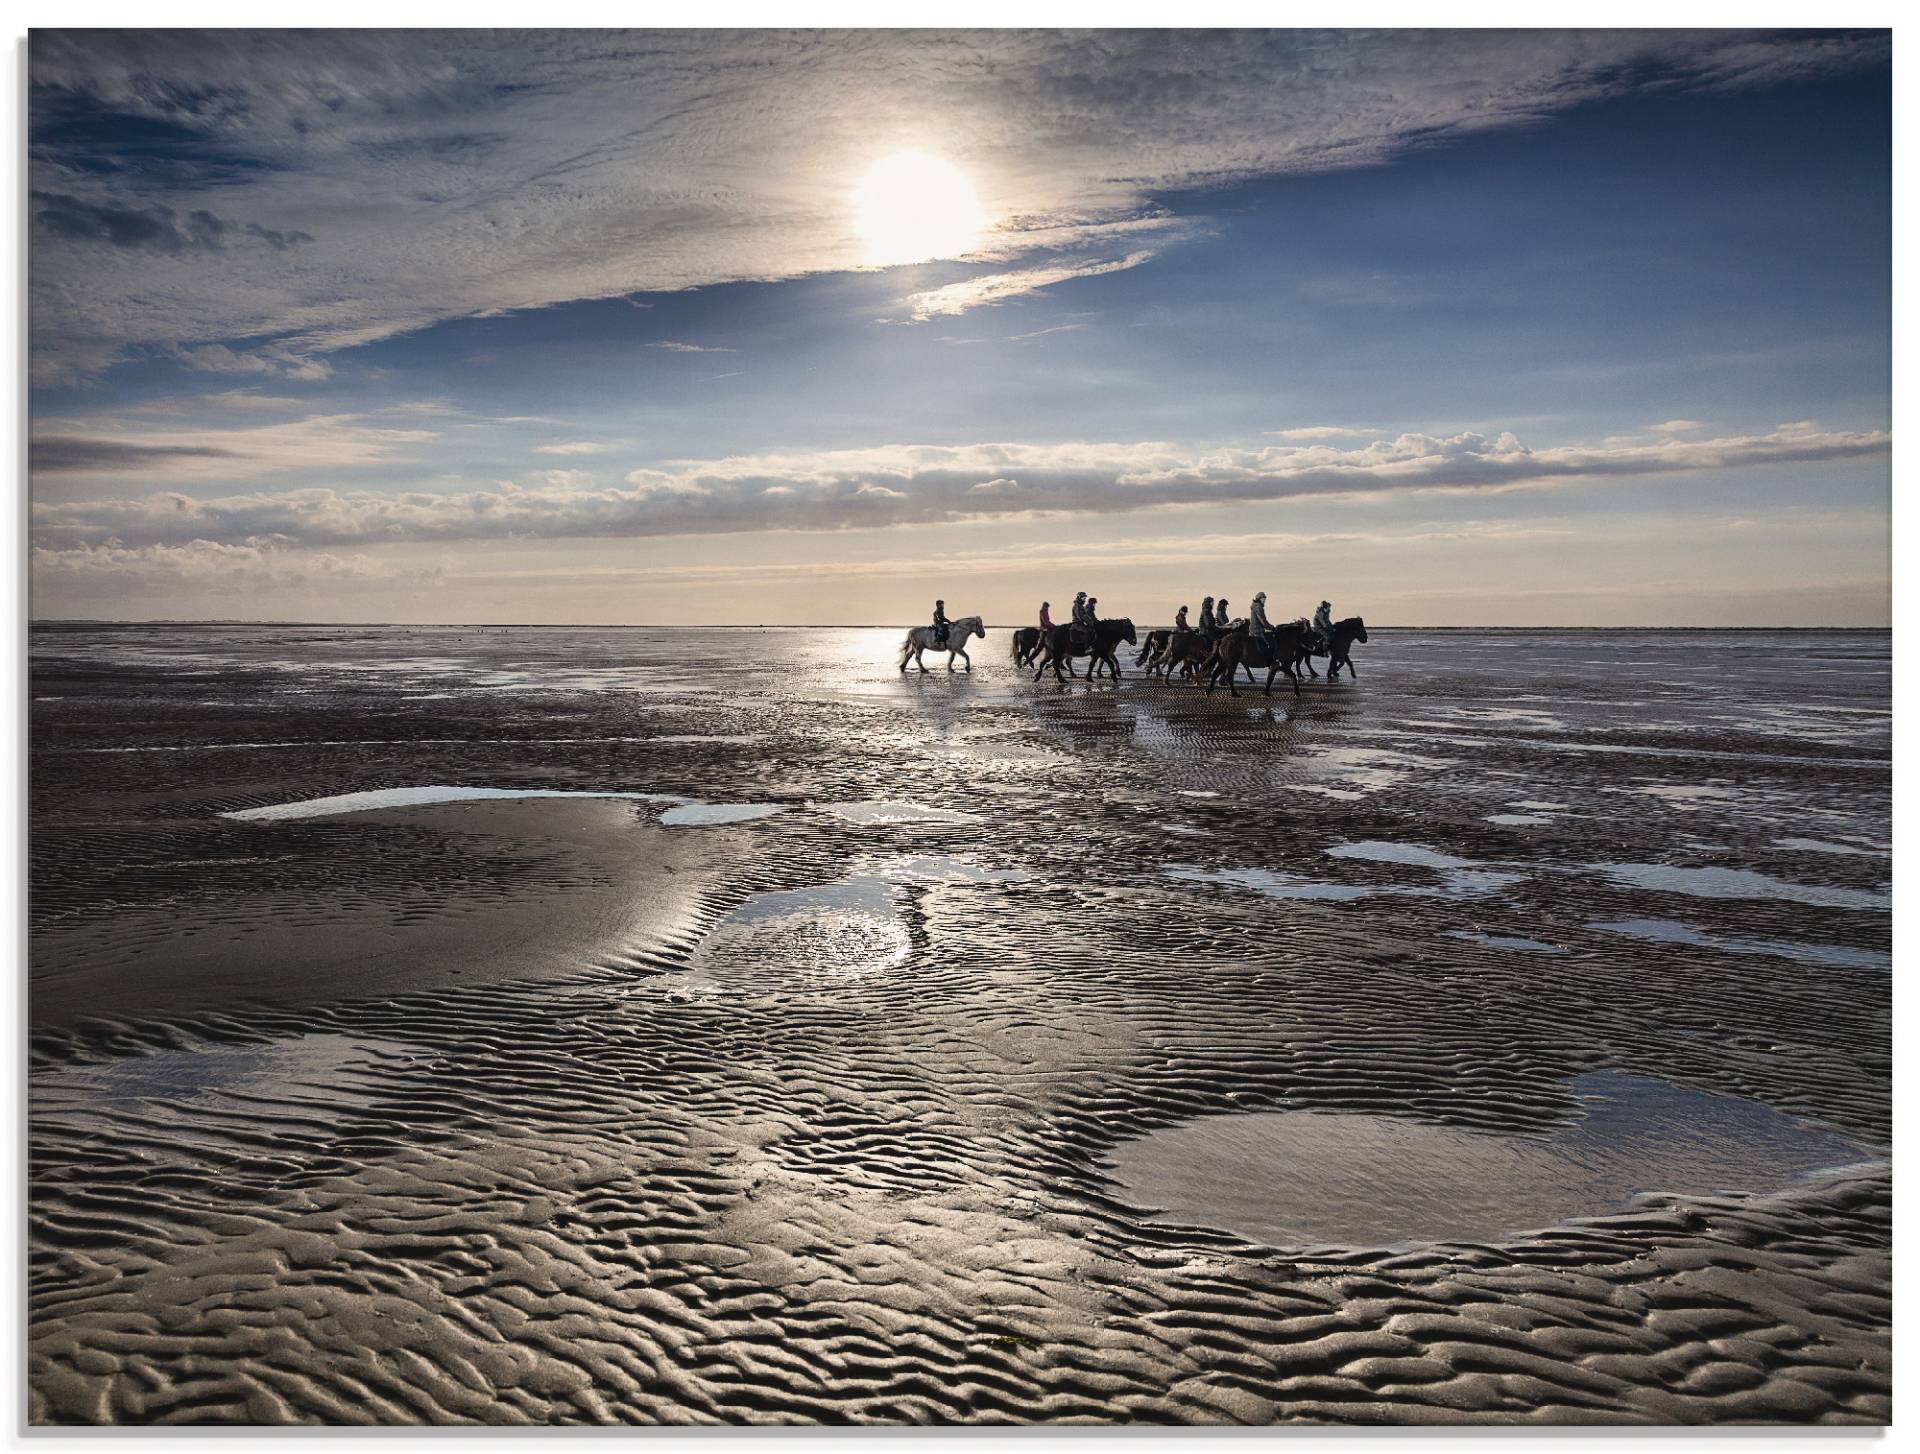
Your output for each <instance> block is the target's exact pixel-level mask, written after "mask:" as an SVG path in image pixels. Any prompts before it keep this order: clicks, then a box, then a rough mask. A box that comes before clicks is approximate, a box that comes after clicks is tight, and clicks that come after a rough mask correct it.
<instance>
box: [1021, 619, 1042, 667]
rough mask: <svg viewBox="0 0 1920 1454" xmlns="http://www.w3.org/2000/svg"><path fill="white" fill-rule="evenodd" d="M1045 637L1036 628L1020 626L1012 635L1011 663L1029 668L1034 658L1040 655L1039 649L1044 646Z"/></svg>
mask: <svg viewBox="0 0 1920 1454" xmlns="http://www.w3.org/2000/svg"><path fill="white" fill-rule="evenodd" d="M1044 635H1045V633H1044V632H1042V631H1041V629H1040V628H1039V627H1038V626H1022V627H1021V628H1020V629H1019V630H1018V631H1016V632H1014V633H1013V663H1014V665H1015V666H1031V665H1032V664H1033V659H1034V657H1036V656H1038V655H1039V654H1040V648H1041V647H1042V646H1044V645H1046V642H1045V641H1044V640H1042V637H1043V636H1044Z"/></svg>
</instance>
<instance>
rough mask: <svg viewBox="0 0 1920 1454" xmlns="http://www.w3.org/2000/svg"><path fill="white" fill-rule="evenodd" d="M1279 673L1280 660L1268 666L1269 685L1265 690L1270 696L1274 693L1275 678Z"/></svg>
mask: <svg viewBox="0 0 1920 1454" xmlns="http://www.w3.org/2000/svg"><path fill="white" fill-rule="evenodd" d="M1278 675H1280V665H1279V663H1278V662H1276V663H1274V665H1272V666H1270V667H1268V668H1267V685H1266V686H1265V688H1264V689H1263V690H1264V691H1265V692H1266V694H1267V695H1268V696H1269V697H1271V696H1272V695H1273V679H1274V678H1275V677H1277V676H1278Z"/></svg>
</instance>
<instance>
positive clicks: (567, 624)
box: [27, 616, 1893, 636]
mask: <svg viewBox="0 0 1920 1454" xmlns="http://www.w3.org/2000/svg"><path fill="white" fill-rule="evenodd" d="M925 624H926V623H925V622H924V621H914V622H904V623H903V622H891V621H791V622H790V621H769V622H762V623H758V624H741V623H738V622H725V621H715V622H700V623H693V624H680V625H665V624H656V623H653V622H634V623H611V622H600V621H250V620H240V619H231V618H229V619H219V618H212V619H204V620H176V619H171V618H167V617H156V618H154V619H151V620H119V619H107V618H104V617H103V618H100V619H98V620H95V619H91V618H88V617H73V616H63V617H49V618H47V619H45V620H30V621H28V623H27V626H28V629H30V630H39V629H41V628H43V627H86V628H98V627H102V626H274V627H281V628H287V629H307V630H319V629H323V628H324V629H327V630H333V631H382V630H407V631H906V630H909V629H911V628H912V627H913V626H924V625H925ZM1032 624H1033V623H1032V622H1031V621H1023V622H1019V623H1017V624H1013V623H1008V624H995V623H993V622H988V623H987V627H986V629H987V630H989V631H1019V630H1024V629H1025V628H1026V627H1028V626H1031V625H1032ZM1145 629H1147V630H1159V629H1160V628H1159V627H1148V628H1145ZM1367 629H1368V630H1369V631H1478V632H1489V631H1494V632H1501V633H1504V634H1506V635H1512V636H1519V635H1541V634H1546V633H1552V634H1555V635H1564V634H1565V633H1567V632H1570V631H1591V632H1616V633H1617V632H1624V631H1633V632H1700V631H1714V632H1720V633H1723V634H1732V633H1737V632H1748V633H1753V634H1765V635H1777V634H1779V633H1780V632H1783V631H1795V632H1803V633H1806V634H1809V635H1819V636H1831V635H1834V634H1836V633H1851V634H1859V635H1870V634H1874V633H1879V634H1881V635H1885V634H1888V633H1890V632H1891V631H1892V630H1893V627H1892V626H1891V625H1886V626H1396V625H1391V624H1383V625H1379V626H1369V627H1368V628H1367Z"/></svg>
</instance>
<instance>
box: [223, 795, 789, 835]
mask: <svg viewBox="0 0 1920 1454" xmlns="http://www.w3.org/2000/svg"><path fill="white" fill-rule="evenodd" d="M506 798H617V799H622V800H625V801H628V802H635V803H672V804H674V805H675V806H673V807H671V808H669V809H668V810H667V811H666V812H665V813H663V814H661V815H660V821H661V822H662V823H664V824H666V825H667V826H668V827H685V826H691V825H695V824H709V823H744V822H748V821H750V820H752V819H755V818H767V817H771V816H772V815H773V814H775V813H778V812H779V811H780V809H779V808H778V807H776V806H775V805H773V804H770V803H703V802H700V801H699V800H698V799H696V798H688V797H684V796H682V795H681V794H679V793H625V792H595V791H588V790H583V789H567V788H461V787H438V786H435V787H417V788H375V789H371V790H370V791H367V792H360V793H336V794H334V795H333V796H332V797H327V798H305V799H302V800H300V801H298V802H293V803H270V804H268V805H267V806H265V807H260V808H239V809H236V810H235V811H233V812H231V813H222V814H221V815H220V816H221V817H222V818H231V819H233V820H235V821H236V822H242V823H286V822H293V821H297V820H299V819H303V818H332V817H337V816H339V815H340V814H342V813H370V812H374V811H377V810H379V809H383V808H421V807H428V806H431V805H433V804H436V803H474V802H492V801H497V800H500V799H506Z"/></svg>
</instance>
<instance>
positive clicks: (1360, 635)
mask: <svg viewBox="0 0 1920 1454" xmlns="http://www.w3.org/2000/svg"><path fill="white" fill-rule="evenodd" d="M1340 624H1341V625H1342V626H1347V627H1350V628H1352V630H1353V639H1354V640H1355V641H1365V640H1366V639H1367V623H1366V622H1365V621H1363V620H1361V619H1360V618H1359V617H1358V616H1349V617H1347V619H1346V620H1344V621H1342V622H1341V623H1340Z"/></svg>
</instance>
